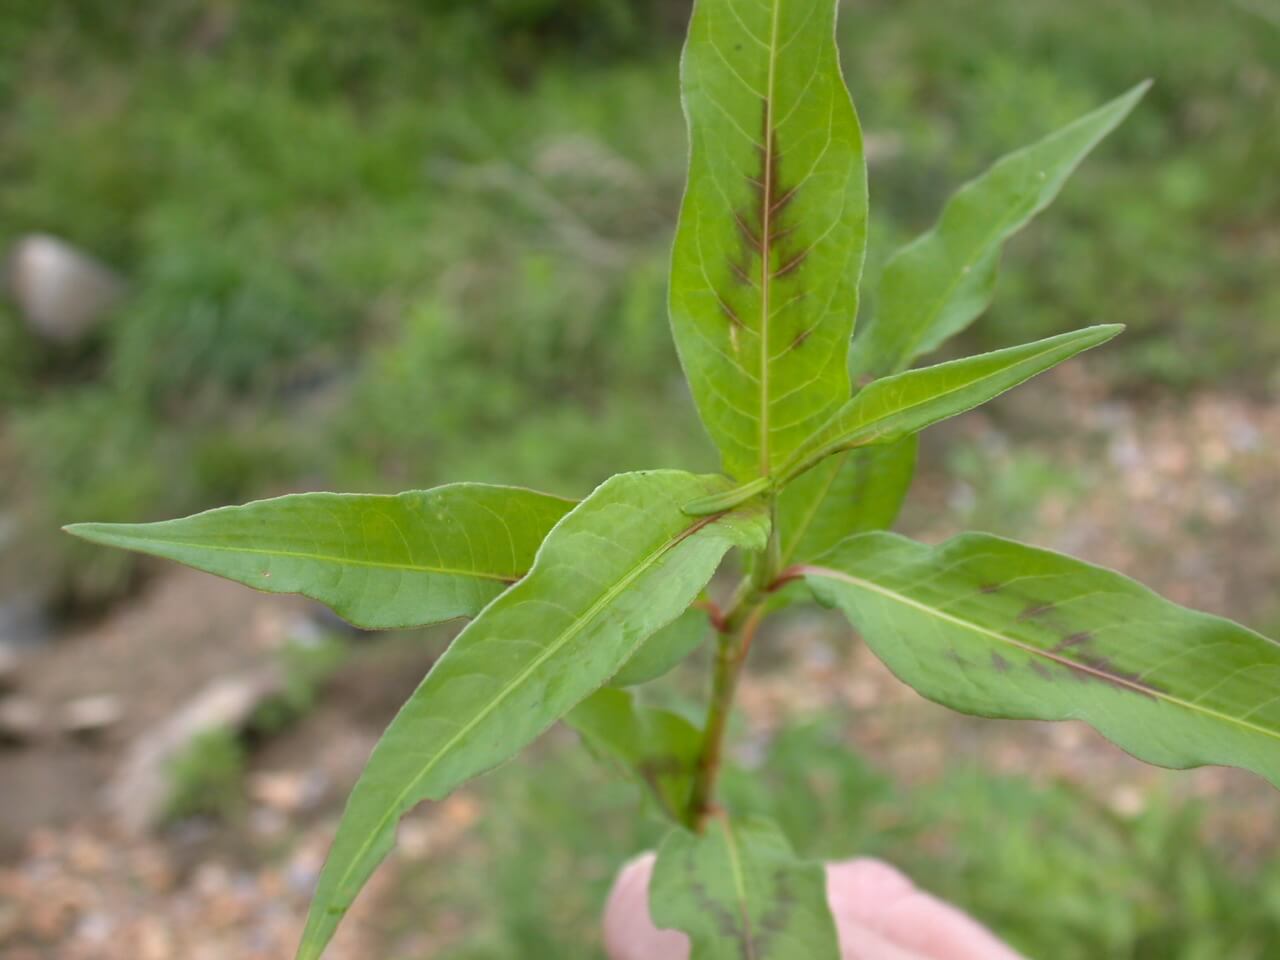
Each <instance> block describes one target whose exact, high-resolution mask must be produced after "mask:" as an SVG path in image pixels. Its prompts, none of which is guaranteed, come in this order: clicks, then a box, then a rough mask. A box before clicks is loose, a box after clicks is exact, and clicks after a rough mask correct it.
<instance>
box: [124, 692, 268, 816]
mask: <svg viewBox="0 0 1280 960" xmlns="http://www.w3.org/2000/svg"><path fill="white" fill-rule="evenodd" d="M283 686H284V684H283V678H282V677H281V676H280V673H279V671H278V670H276V669H265V670H261V671H258V672H253V673H243V674H238V675H236V676H233V677H225V678H223V679H220V680H216V681H214V682H213V683H211V684H209V685H208V686H206V687H205V688H204V689H203V690H201V691H200V692H199V693H198V694H196V695H195V697H193V698H192V699H191V700H190V701H188V702H187V704H186V705H185V706H183V707H182V708H180V709H179V710H178V711H177V712H176V713H174V714H172V715H171V716H170V717H169V718H168V719H167V720H165V721H163V722H161V723H160V724H159V725H158V726H156V727H154V728H153V729H151V730H149V731H147V733H145V734H143V735H142V736H141V737H139V738H138V739H137V740H136V741H134V743H133V744H132V745H131V746H130V747H129V749H128V751H127V752H126V754H125V758H124V760H123V762H122V763H121V765H120V769H119V770H118V771H117V773H116V775H115V777H114V778H113V779H112V781H111V782H110V783H109V784H108V786H107V794H106V802H107V807H108V809H109V810H110V811H111V813H112V815H113V816H114V817H115V819H116V820H117V822H118V823H119V824H120V826H121V827H123V828H124V829H125V830H127V831H129V832H130V833H133V834H135V835H136V834H140V833H144V832H145V831H147V830H149V829H150V828H152V827H154V826H156V825H157V824H158V823H159V822H160V820H161V818H162V817H163V816H164V812H165V808H166V806H167V805H168V802H169V797H170V790H171V784H170V780H169V767H170V764H171V763H172V761H173V759H174V758H175V757H177V756H179V755H181V754H182V752H183V751H184V750H185V749H186V748H187V747H188V746H190V744H191V743H192V742H193V741H194V740H196V739H197V738H199V737H201V736H203V735H204V734H208V733H212V732H214V731H218V730H231V731H233V732H234V731H240V730H242V729H244V727H245V725H246V724H247V723H248V722H249V720H250V719H251V718H252V716H253V714H254V711H255V710H257V708H258V707H259V706H261V705H262V703H263V702H264V701H266V700H267V699H268V698H270V697H272V696H275V695H277V694H279V693H280V692H281V690H282V689H283Z"/></svg>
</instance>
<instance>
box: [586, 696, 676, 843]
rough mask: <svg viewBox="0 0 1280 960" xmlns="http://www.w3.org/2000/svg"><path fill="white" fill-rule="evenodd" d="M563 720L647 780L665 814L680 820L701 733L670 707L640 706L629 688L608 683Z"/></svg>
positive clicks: (606, 755) (597, 749)
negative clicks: (620, 688) (665, 708)
mask: <svg viewBox="0 0 1280 960" xmlns="http://www.w3.org/2000/svg"><path fill="white" fill-rule="evenodd" d="M565 722H566V723H567V724H569V726H571V727H573V729H575V730H577V731H578V734H579V735H580V736H581V737H582V739H583V740H584V741H585V742H586V744H587V745H588V746H589V747H591V748H592V750H593V751H594V752H595V753H596V754H597V755H599V756H601V757H604V758H607V759H610V760H612V761H614V762H616V763H619V764H621V766H622V767H623V768H624V769H625V770H626V771H627V772H628V774H629V775H631V776H633V777H635V778H636V779H638V780H639V781H640V782H641V783H643V784H644V785H645V786H646V787H647V788H648V791H649V793H650V795H651V796H652V797H653V798H654V800H655V801H656V802H657V803H658V806H659V808H660V809H661V810H662V812H663V813H664V814H665V815H666V816H667V817H668V818H669V819H671V820H674V821H676V822H679V820H680V818H681V815H682V813H683V812H684V810H685V808H686V807H687V805H688V803H689V793H690V791H691V790H692V789H693V772H694V768H695V766H696V764H697V761H698V754H699V752H700V750H701V748H702V735H701V733H700V732H699V731H698V728H697V727H695V726H694V725H693V724H692V723H690V722H689V721H688V720H686V719H685V718H684V717H682V716H680V715H679V714H677V713H672V712H671V711H670V710H659V709H656V708H654V707H646V706H642V705H641V704H638V703H637V702H636V699H635V695H634V694H632V693H631V692H630V691H628V690H618V689H616V688H614V687H605V688H604V689H602V690H597V691H596V692H595V693H593V694H592V695H591V696H589V697H587V699H586V700H583V701H582V703H580V704H578V705H577V706H576V707H574V708H573V710H572V711H571V712H570V713H569V715H568V716H566V717H565Z"/></svg>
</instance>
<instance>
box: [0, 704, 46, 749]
mask: <svg viewBox="0 0 1280 960" xmlns="http://www.w3.org/2000/svg"><path fill="white" fill-rule="evenodd" d="M42 732H44V711H43V710H41V709H40V705H39V704H38V703H36V702H35V701H34V700H28V699H27V698H26V697H5V698H4V699H3V700H0V744H5V745H8V746H17V747H20V746H25V745H26V744H28V743H30V742H31V741H33V740H35V739H37V738H38V737H39V736H40V734H41V733H42Z"/></svg>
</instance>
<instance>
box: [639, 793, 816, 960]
mask: <svg viewBox="0 0 1280 960" xmlns="http://www.w3.org/2000/svg"><path fill="white" fill-rule="evenodd" d="M649 911H650V913H651V914H652V915H653V921H654V924H655V925H656V926H658V927H660V928H674V929H677V930H681V931H683V932H684V933H686V934H688V935H689V939H690V940H691V941H692V945H693V950H692V953H691V954H690V960H742V958H744V957H749V958H751V960H797V958H800V957H803V958H804V960H839V958H840V948H839V945H838V944H837V941H836V927H835V921H834V920H833V919H832V916H831V908H830V906H828V904H827V881H826V873H825V871H824V870H823V867H822V864H820V863H816V862H811V861H804V860H798V859H797V858H796V856H795V854H794V853H793V852H792V850H791V846H790V844H788V843H787V840H786V838H785V837H784V836H783V835H782V831H780V830H779V829H778V828H777V826H775V825H774V824H772V823H770V822H769V821H767V820H760V819H751V820H740V821H737V820H735V821H730V820H729V818H728V817H724V816H719V817H714V818H712V819H711V821H709V822H708V824H707V828H706V830H705V832H703V833H702V834H694V833H690V832H688V831H687V830H682V829H681V830H675V831H672V832H671V833H670V834H668V835H667V838H666V840H664V841H663V843H662V846H661V847H660V848H659V850H658V860H657V863H655V864H654V868H653V877H652V879H651V880H650V883H649Z"/></svg>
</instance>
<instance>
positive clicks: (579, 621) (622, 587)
mask: <svg viewBox="0 0 1280 960" xmlns="http://www.w3.org/2000/svg"><path fill="white" fill-rule="evenodd" d="M719 519H720V517H718V516H716V517H706V518H703V519H701V520H699V521H698V522H697V523H694V524H691V525H690V526H688V527H686V528H685V529H684V530H681V531H680V532H679V533H678V534H676V535H675V536H673V537H670V538H669V539H668V540H667V541H665V542H664V543H663V544H662V545H661V546H659V547H658V548H657V549H656V550H654V551H653V552H652V553H650V554H648V555H647V556H646V557H645V558H644V559H643V560H641V561H640V562H639V563H638V564H636V565H635V566H634V567H632V569H631V571H630V572H629V573H628V574H627V575H626V576H624V577H621V578H620V579H619V580H618V581H617V583H615V584H614V585H613V586H612V587H610V588H609V589H608V590H606V591H605V592H604V593H602V594H601V595H600V598H599V599H598V600H596V602H595V603H593V604H592V605H591V606H590V607H588V608H587V610H586V611H585V612H584V613H583V614H582V615H581V616H579V617H577V618H575V619H574V620H573V622H572V623H571V624H570V625H569V626H568V627H567V628H566V629H565V630H564V631H562V632H561V634H560V636H559V637H558V638H557V639H556V640H555V641H554V642H553V643H552V644H549V645H548V646H547V648H546V649H545V650H544V651H543V652H542V653H541V654H539V655H538V656H537V657H535V658H534V659H533V660H532V661H531V662H530V663H529V665H528V666H527V667H526V668H525V669H524V670H523V671H521V672H520V673H519V674H518V675H517V676H516V677H514V678H513V679H512V680H511V681H510V682H509V683H507V685H506V686H505V687H503V688H502V690H500V691H499V693H498V694H497V696H495V697H493V698H492V699H491V700H490V701H489V702H488V704H486V705H485V706H484V707H483V708H482V709H481V710H480V711H479V712H478V713H477V714H476V715H475V716H474V717H473V718H472V719H471V720H470V721H469V722H468V723H466V724H465V725H464V726H463V727H462V728H461V729H459V730H458V732H457V733H455V734H454V735H453V736H452V737H451V738H450V739H449V740H448V742H446V743H445V744H444V745H443V746H441V747H440V749H439V750H437V751H436V752H435V754H434V755H433V756H432V758H431V759H430V761H428V762H427V763H426V765H425V766H423V767H422V769H421V770H420V771H419V772H418V774H417V775H416V776H415V777H413V779H412V780H410V781H409V783H408V785H406V786H405V788H404V789H403V790H401V791H400V792H399V793H398V794H397V795H396V797H395V799H394V800H393V802H392V803H391V804H389V805H388V807H387V809H388V812H387V813H385V814H383V815H382V817H381V818H380V819H379V820H378V823H377V825H376V827H375V828H374V829H373V830H370V831H366V833H365V840H364V841H363V842H362V843H361V844H360V846H359V848H358V849H357V851H356V854H355V855H354V856H353V857H352V858H351V859H350V863H351V864H352V866H349V867H348V868H347V869H346V870H345V871H343V873H342V876H341V877H340V878H338V880H337V881H336V882H335V887H336V888H338V889H341V888H342V887H343V886H344V885H345V884H346V883H347V881H348V880H349V879H350V878H351V874H352V871H353V870H354V869H355V864H358V863H360V862H361V861H362V860H363V859H364V857H365V856H366V855H367V854H368V852H369V849H370V847H371V846H372V845H373V842H374V840H375V839H376V838H378V837H380V836H382V834H383V832H384V831H385V830H386V829H387V826H388V824H389V823H390V821H392V820H393V819H394V818H395V817H396V815H397V813H398V811H399V810H400V809H401V807H402V805H403V804H404V801H405V798H406V797H407V796H409V795H410V794H411V793H413V792H414V790H415V789H416V788H417V787H418V785H419V784H420V783H421V782H422V781H423V780H424V779H425V778H426V776H427V775H428V774H429V773H430V772H431V771H432V770H433V769H434V768H435V766H436V764H437V763H439V762H440V760H441V759H442V758H443V757H445V756H446V755H447V754H448V753H449V752H450V751H451V750H453V748H454V747H455V746H456V745H457V744H458V742H459V741H461V740H462V739H463V738H464V737H466V736H468V735H470V734H471V732H472V731H473V730H475V729H476V727H477V726H478V725H479V724H480V723H482V722H483V721H484V720H485V719H486V718H487V717H488V716H489V715H490V714H491V713H492V712H493V711H494V710H496V709H497V707H498V705H499V704H501V703H502V702H503V701H504V700H505V699H506V698H507V697H508V696H510V695H511V693H512V692H513V691H515V690H516V689H517V688H519V687H520V686H521V685H523V684H524V682H525V681H526V680H528V678H529V677H530V676H531V675H532V674H533V673H534V672H535V671H536V670H537V669H538V668H540V667H541V666H542V665H543V664H544V663H546V661H547V660H548V659H549V658H550V657H552V656H553V655H554V654H556V653H558V652H559V651H560V650H561V649H563V648H564V646H565V645H566V644H568V643H569V642H570V641H571V640H572V639H573V638H574V637H575V636H577V635H578V634H579V633H580V632H581V631H582V630H583V629H585V627H586V625H587V624H588V623H589V622H590V621H591V620H592V619H593V618H594V617H595V616H596V615H597V614H599V613H600V611H601V610H603V609H604V608H605V607H606V606H607V605H608V604H609V603H610V602H612V601H613V600H614V599H616V598H617V597H618V596H619V595H620V594H622V593H623V592H625V591H626V589H627V588H628V587H630V586H631V584H632V583H634V582H635V580H636V578H638V577H639V576H640V575H641V574H642V573H643V572H644V571H645V570H647V569H648V568H649V567H651V566H652V565H653V564H654V563H655V562H656V561H657V560H658V558H659V557H661V556H663V555H664V554H666V553H667V552H669V551H670V550H672V549H674V548H675V547H676V546H677V545H678V544H679V543H681V542H682V541H683V540H685V539H687V538H688V537H690V536H692V535H693V534H694V533H696V532H697V531H699V530H701V529H702V528H703V527H706V526H708V525H710V524H711V523H714V522H715V521H716V520H719ZM474 622H478V621H473V623H474Z"/></svg>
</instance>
